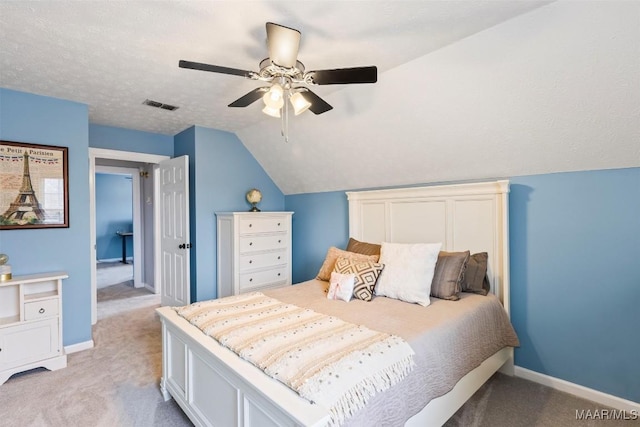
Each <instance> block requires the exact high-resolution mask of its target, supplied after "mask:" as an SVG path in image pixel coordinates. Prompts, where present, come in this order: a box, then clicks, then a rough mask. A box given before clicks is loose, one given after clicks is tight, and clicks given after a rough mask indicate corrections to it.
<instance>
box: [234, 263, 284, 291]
mask: <svg viewBox="0 0 640 427" xmlns="http://www.w3.org/2000/svg"><path fill="white" fill-rule="evenodd" d="M287 271H289V268H288V267H287V266H282V267H280V268H274V269H272V270H265V271H258V272H255V273H245V274H241V275H240V290H241V291H248V290H251V289H252V288H257V287H261V286H263V285H266V284H269V283H274V282H284V281H286V280H287Z"/></svg>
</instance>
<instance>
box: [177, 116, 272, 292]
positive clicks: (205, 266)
mask: <svg viewBox="0 0 640 427" xmlns="http://www.w3.org/2000/svg"><path fill="white" fill-rule="evenodd" d="M174 152H175V155H176V156H179V155H182V154H188V155H189V176H190V179H191V185H190V195H189V199H190V204H189V209H190V212H189V216H190V222H191V243H192V244H193V248H192V250H191V299H192V300H193V301H201V300H204V299H211V298H215V297H216V296H217V290H216V283H217V279H216V276H217V271H216V217H215V213H216V212H230V211H247V210H249V208H250V207H251V206H250V205H249V204H248V203H247V201H246V199H245V194H246V192H247V191H248V190H250V189H251V188H254V187H255V188H259V189H260V191H261V192H262V200H263V201H262V203H261V204H260V205H259V208H260V209H261V210H263V211H281V210H283V209H284V195H283V194H282V192H281V191H280V189H278V187H277V186H276V185H275V184H274V183H273V181H272V180H271V178H270V177H269V176H268V175H267V174H266V172H265V171H264V169H262V167H261V166H260V164H259V163H258V162H257V161H256V160H255V159H254V158H253V156H252V155H251V153H250V152H249V151H248V150H247V149H246V147H245V146H244V145H243V144H242V142H241V141H240V140H239V139H238V137H237V136H236V135H234V134H232V133H229V132H224V131H220V130H216V129H209V128H203V127H200V126H194V127H192V128H189V129H187V130H185V131H183V132H181V133H179V134H178V135H176V137H175V149H174Z"/></svg>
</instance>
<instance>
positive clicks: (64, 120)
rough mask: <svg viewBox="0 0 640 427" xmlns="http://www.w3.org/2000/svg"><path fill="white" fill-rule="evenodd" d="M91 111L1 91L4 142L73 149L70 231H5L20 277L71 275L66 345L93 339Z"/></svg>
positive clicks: (1, 245) (3, 242)
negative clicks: (90, 245) (90, 180)
mask: <svg viewBox="0 0 640 427" xmlns="http://www.w3.org/2000/svg"><path fill="white" fill-rule="evenodd" d="M88 122H89V112H88V108H87V106H86V105H84V104H78V103H76V102H71V101H64V100H61V99H55V98H49V97H43V96H38V95H32V94H28V93H23V92H16V91H12V90H8V89H0V139H3V140H9V141H18V142H30V143H36V144H45V145H57V146H64V147H68V148H69V157H68V162H69V165H68V168H69V228H58V229H35V230H3V231H0V252H3V253H6V254H8V255H9V257H10V263H11V266H12V269H13V273H14V274H15V275H23V274H32V273H42V272H50V271H60V270H63V271H66V272H68V273H69V278H68V279H67V280H65V281H64V283H63V290H62V297H63V319H64V320H63V321H64V325H63V332H64V337H63V341H64V344H65V345H69V344H75V343H79V342H84V341H89V340H91V305H90V303H89V302H90V301H91V300H90V297H91V287H90V283H91V276H90V275H91V273H90V267H89V266H90V261H91V260H90V255H89V251H88V248H89V215H87V212H88V211H89V180H88V176H89V164H88V161H87V159H88V157H89V150H88V146H89V142H88V141H89V136H88Z"/></svg>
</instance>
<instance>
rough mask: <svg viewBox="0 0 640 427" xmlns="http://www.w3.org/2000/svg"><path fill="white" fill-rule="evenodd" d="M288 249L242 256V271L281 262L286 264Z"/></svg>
mask: <svg viewBox="0 0 640 427" xmlns="http://www.w3.org/2000/svg"><path fill="white" fill-rule="evenodd" d="M286 262H287V255H286V251H278V252H269V253H266V254H264V253H263V254H247V255H241V256H240V271H247V270H254V269H256V268H265V267H271V266H276V265H281V264H286Z"/></svg>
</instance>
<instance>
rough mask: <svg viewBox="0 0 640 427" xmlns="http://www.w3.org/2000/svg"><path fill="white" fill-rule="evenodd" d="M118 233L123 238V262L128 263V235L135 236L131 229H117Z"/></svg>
mask: <svg viewBox="0 0 640 427" xmlns="http://www.w3.org/2000/svg"><path fill="white" fill-rule="evenodd" d="M116 234H117V235H118V236H120V237H121V238H122V263H123V264H126V263H127V236H133V233H132V232H130V231H116Z"/></svg>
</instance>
